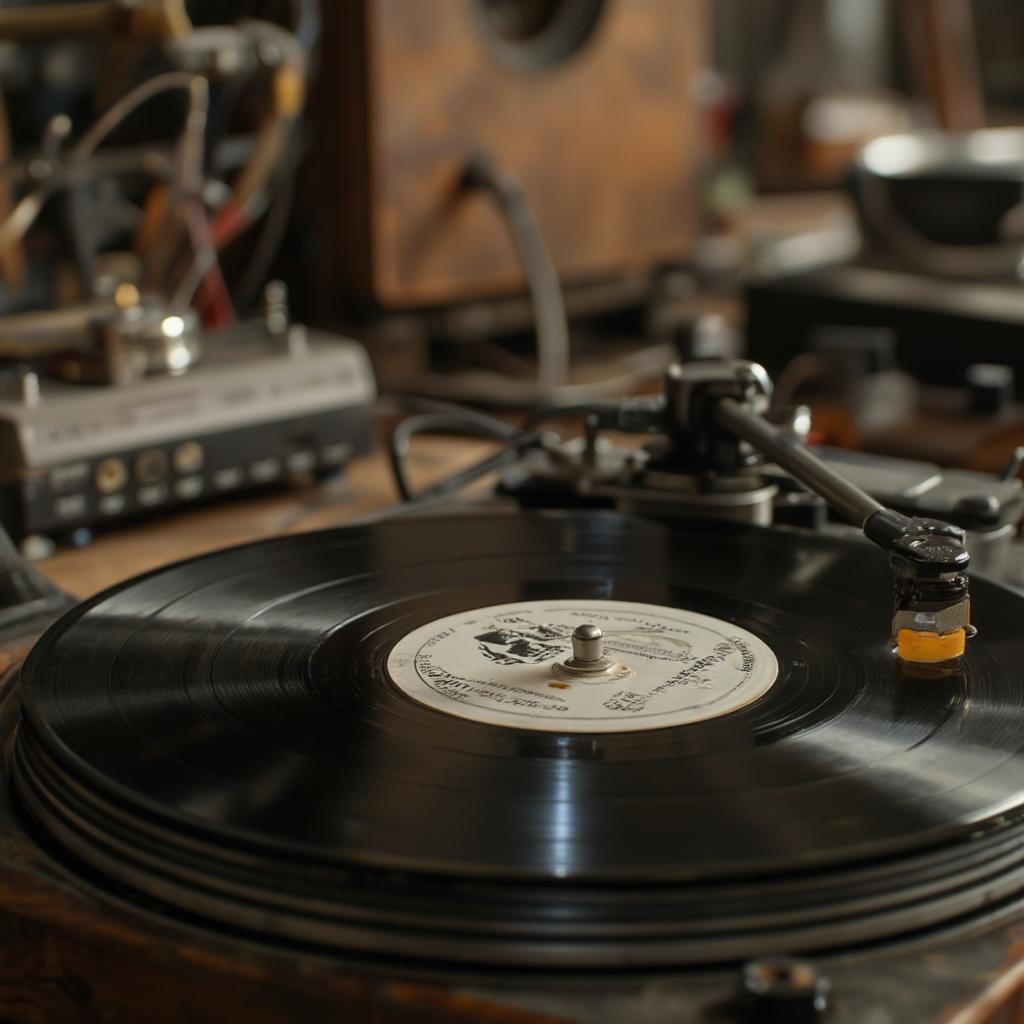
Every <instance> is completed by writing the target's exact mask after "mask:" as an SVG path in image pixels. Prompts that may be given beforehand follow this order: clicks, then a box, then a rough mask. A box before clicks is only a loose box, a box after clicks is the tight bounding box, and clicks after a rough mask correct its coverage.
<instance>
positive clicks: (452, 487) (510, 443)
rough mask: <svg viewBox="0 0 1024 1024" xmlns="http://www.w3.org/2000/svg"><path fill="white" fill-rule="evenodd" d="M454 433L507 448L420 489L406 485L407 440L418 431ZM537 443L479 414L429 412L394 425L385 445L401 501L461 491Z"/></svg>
mask: <svg viewBox="0 0 1024 1024" xmlns="http://www.w3.org/2000/svg"><path fill="white" fill-rule="evenodd" d="M427 433H431V434H438V433H443V434H457V435H459V436H464V437H482V438H486V439H488V440H493V441H500V442H501V443H502V444H505V445H506V446H507V447H506V449H505V450H504V451H502V452H499V453H498V454H497V455H488V456H487V457H486V458H484V459H482V460H480V461H479V462H477V463H474V464H473V465H471V466H469V467H468V468H466V469H463V470H459V471H458V472H456V473H453V474H451V476H448V477H445V478H444V479H442V480H441V481H440V482H438V483H436V484H433V485H431V486H430V487H428V488H425V489H424V490H422V491H419V492H413V490H412V488H411V487H410V486H409V480H408V476H407V474H406V472H405V460H406V457H407V456H408V454H409V443H410V441H411V440H412V438H413V437H414V436H415V435H417V434H427ZM536 443H537V436H536V435H532V434H529V433H527V432H525V431H522V430H520V429H519V428H518V427H514V426H511V425H510V424H508V423H504V422H502V421H501V420H495V419H492V418H491V417H489V416H484V415H482V414H480V413H474V412H467V411H460V412H458V413H453V412H428V413H421V414H419V415H416V416H410V417H408V418H406V419H404V420H401V421H400V422H399V423H397V424H396V425H395V429H394V430H393V431H392V432H391V437H390V439H389V444H388V455H389V457H390V460H391V471H392V474H393V475H394V478H395V486H396V487H397V488H398V493H399V494H400V495H401V498H402V500H403V501H420V500H423V499H428V498H431V497H437V496H439V495H442V494H450V493H452V492H453V491H457V490H461V489H462V488H463V487H465V486H467V485H468V484H470V483H472V482H473V481H474V480H476V479H478V478H479V477H481V476H485V475H486V474H487V473H489V472H492V471H493V470H495V469H498V468H500V467H501V466H503V465H506V464H507V463H509V462H512V461H514V460H515V459H518V458H519V456H520V455H521V453H522V451H523V450H524V449H525V448H527V447H529V446H531V445H533V444H536Z"/></svg>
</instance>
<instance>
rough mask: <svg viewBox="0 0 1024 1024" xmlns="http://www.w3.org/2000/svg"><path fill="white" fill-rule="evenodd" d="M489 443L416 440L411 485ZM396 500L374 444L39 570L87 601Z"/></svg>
mask: <svg viewBox="0 0 1024 1024" xmlns="http://www.w3.org/2000/svg"><path fill="white" fill-rule="evenodd" d="M491 447H492V446H491V445H489V444H488V443H486V442H480V441H474V440H470V439H464V438H444V437H425V438H422V439H420V440H417V441H416V447H415V458H414V459H413V460H411V462H410V471H411V476H412V480H413V483H414V484H415V485H416V486H420V485H421V484H422V483H425V482H427V481H429V480H430V479H436V478H438V477H440V476H442V475H445V474H447V473H449V472H451V471H452V470H454V469H456V468H459V467H461V466H465V465H468V464H469V463H471V462H474V461H476V459H478V458H480V457H481V456H482V455H483V454H485V453H486V452H487V451H489V450H490V449H491ZM397 500H398V495H397V492H396V491H395V486H394V482H393V480H392V476H391V470H390V467H389V465H388V460H387V456H386V454H385V452H384V451H383V449H382V448H380V447H378V450H377V451H376V452H374V453H373V454H371V455H367V456H363V457H360V458H357V459H353V460H352V462H351V463H350V464H349V466H348V467H347V468H346V470H345V472H344V473H343V474H341V475H340V476H339V477H338V478H336V479H331V480H327V481H325V482H323V483H320V484H316V485H312V484H311V485H309V486H305V487H303V486H295V487H293V488H289V489H288V490H278V491H274V492H270V493H266V492H265V493H262V494H255V495H250V496H248V497H244V498H240V499H238V500H233V501H221V502H217V503H216V504H210V505H203V506H200V507H196V508H192V509H188V510H187V511H182V512H178V513H171V514H168V515H165V516H160V517H158V518H153V519H148V520H142V521H139V522H137V523H132V524H130V525H127V526H123V527H120V528H118V529H116V530H111V531H109V532H105V533H100V534H97V535H96V537H95V538H94V539H93V541H92V543H91V544H89V545H87V546H85V547H82V548H61V549H58V551H57V552H56V553H55V554H54V555H53V556H52V557H50V558H46V559H44V560H42V561H40V562H37V563H36V568H37V569H39V570H40V571H41V572H42V573H43V574H44V575H45V576H47V577H49V578H50V579H51V580H53V582H54V583H56V584H57V585H58V586H60V587H62V588H63V589H64V590H66V591H68V592H69V593H71V594H73V595H75V596H76V597H81V598H85V597H89V596H90V595H92V594H95V593H96V592H97V591H99V590H102V589H103V588H105V587H109V586H112V585H113V584H115V583H119V582H121V581H122V580H125V579H128V578H129V577H130V576H136V575H138V574H139V573H142V572H147V571H149V570H150V569H156V568H158V567H159V566H162V565H167V564H168V563H170V562H176V561H178V560H180V559H182V558H189V557H191V556H193V555H200V554H204V553H205V552H208V551H215V550H217V549H218V548H225V547H230V546H231V545H233V544H244V543H246V542H248V541H254V540H262V539H264V538H268V537H273V536H276V535H277V534H281V533H297V532H301V531H303V530H319V529H324V528H327V527H331V526H340V525H343V524H345V523H351V522H353V521H356V520H359V519H362V518H364V517H367V516H370V515H372V514H373V513H374V512H378V511H380V510H383V509H387V508H388V507H390V506H392V505H393V504H394V503H395V502H396V501H397Z"/></svg>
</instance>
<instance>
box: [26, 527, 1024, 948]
mask: <svg viewBox="0 0 1024 1024" xmlns="http://www.w3.org/2000/svg"><path fill="white" fill-rule="evenodd" d="M972 587H973V595H974V601H975V607H976V613H975V617H976V619H977V620H978V622H979V623H980V624H981V630H982V632H981V635H980V636H979V637H978V638H977V639H976V640H974V641H972V643H971V645H969V649H968V654H967V655H966V656H965V658H964V659H962V661H963V663H962V665H960V666H959V668H958V670H956V671H953V672H950V673H948V674H946V675H944V676H941V677H934V678H914V677H912V676H910V675H907V674H906V673H905V670H903V669H902V668H901V666H900V663H899V662H898V660H897V659H895V658H894V656H893V655H892V652H891V650H890V647H889V645H888V643H887V641H886V631H887V626H888V614H889V606H888V600H889V589H890V578H889V573H888V569H887V566H886V564H885V559H884V557H882V556H880V555H879V553H878V552H876V551H875V550H873V549H872V548H870V547H868V546H866V545H865V544H859V543H855V542H847V541H845V540H838V539H834V538H828V537H822V536H817V535H803V534H799V533H796V532H793V531H789V532H787V531H783V530H777V531H776V530H766V529H756V528H750V529H742V528H737V527H735V526H731V525H729V526H722V525H718V526H715V525H695V524H693V523H689V524H685V523H676V524H670V525H659V524H654V523H651V522H641V521H631V520H628V519H623V518H619V517H616V516H614V515H610V514H609V515H598V514H593V513H588V514H586V515H573V514H549V515H537V516H516V517H510V518H508V519H503V518H500V517H498V518H496V517H482V518H473V517H465V516H463V517H452V518H446V519H423V520H416V521H402V520H395V521H391V522H382V523H378V524H376V525H373V526H369V527H361V528H349V529H343V530H336V531H331V532H325V533H319V534H306V535H299V536H291V537H285V538H281V539H278V540H274V541H270V542H266V543H262V544H257V545H251V546H247V547H243V548H238V549H233V550H229V551H225V552H221V553H218V554H216V555H212V556H207V557H204V558H200V559H196V560H193V561H190V562H185V563H182V564H180V565H177V566H173V567H171V568H169V569H166V570H162V571H159V572H156V573H153V574H151V575H149V576H146V577H142V578H140V579H138V580H135V581H132V582H129V583H127V584H125V585H123V586H121V587H118V588H116V589H114V590H112V591H110V592H107V593H106V594H102V595H100V596H99V597H97V598H95V599H94V600H92V601H91V602H89V603H88V604H86V605H84V606H82V607H81V608H80V609H78V610H76V611H74V612H72V613H71V614H70V615H68V616H67V617H65V618H64V619H63V620H61V621H60V622H59V623H58V624H57V625H56V626H54V627H53V628H52V629H51V630H50V631H49V633H47V634H46V636H45V637H44V638H43V639H42V641H41V642H40V643H39V644H38V645H37V647H36V649H35V651H34V652H33V654H32V655H31V657H30V659H29V661H28V663H27V665H26V667H25V672H24V686H23V700H24V719H23V724H22V726H21V731H20V735H19V738H18V744H17V748H16V782H17V787H18V792H19V795H20V798H21V800H22V801H23V803H24V804H25V806H26V808H27V809H28V811H29V813H30V814H31V815H32V816H33V817H34V818H35V819H36V820H37V822H38V823H39V825H40V826H41V827H42V828H43V829H45V830H46V831H47V832H48V833H49V834H50V835H51V836H52V837H53V838H55V839H56V840H57V841H58V842H59V844H60V845H61V846H62V848H64V849H65V850H66V851H67V853H68V855H69V856H72V857H74V858H77V859H79V860H82V861H85V862H86V863H87V864H89V865H90V866H91V867H92V868H93V869H95V870H97V871H99V872H100V873H101V875H102V876H105V877H107V878H109V879H112V880H113V881H115V882H117V883H118V884H120V885H127V886H128V887H129V888H130V889H132V890H136V891H141V892H144V893H146V894H147V895H148V896H150V897H151V898H156V899H158V900H160V901H162V902H163V903H165V904H166V905H167V906H168V907H169V908H171V909H176V910H185V911H187V912H189V913H192V914H199V915H201V916H203V917H204V918H206V919H208V920H211V921H213V922H215V923H220V924H230V925H231V926H233V927H242V928H246V929H249V930H251V931H252V932H254V933H259V934H266V933H270V934H273V935H276V936H285V937H287V938H289V939H290V940H294V941H300V942H308V943H314V944H318V945H323V944H329V945H332V946H338V947H340V948H344V949H346V950H349V951H351V952H354V953H362V954H368V955H374V956H381V955H385V956H387V955H396V954H397V955H405V956H415V957H419V958H423V957H429V958H436V959H443V960H445V961H458V962H467V961H469V962H483V963H492V964H512V965H517V966H522V965H530V966H537V965H543V966H545V967H551V966H564V965H573V966H592V965H596V964H606V963H623V962H629V963H633V964H642V963H682V962H697V961H708V960H724V959H730V958H738V957H743V956H747V955H750V954H751V951H756V952H758V953H762V954H763V953H764V952H766V951H768V952H770V951H771V950H772V949H773V948H778V949H786V950H790V951H791V950H792V949H793V948H799V947H800V946H803V948H815V949H820V948H826V947H841V946H846V945H849V944H852V943H855V942H861V941H865V940H868V939H878V938H880V937H886V936H890V935H895V934H905V933H907V932H912V931H914V930H916V929H921V928H924V927H928V926H932V925H934V924H937V923H944V922H949V921H952V920H955V919H957V918H959V917H960V916H962V915H964V914H966V913H969V912H970V911H971V910H973V909H976V908H978V907H980V906H981V905H983V903H985V902H986V901H987V905H989V906H991V905H992V901H993V899H995V900H996V902H998V900H999V899H1000V898H1002V899H1006V900H1009V899H1011V898H1012V897H1014V896H1015V895H1016V894H1017V893H1018V892H1019V891H1021V890H1024V846H1022V843H1021V836H1022V834H1024V818H1022V817H1021V814H1020V812H1021V805H1022V803H1024V734H1022V732H1021V730H1020V728H1019V723H1020V721H1021V719H1022V716H1024V685H1022V683H1024V680H1022V679H1021V671H1022V669H1021V666H1022V665H1024V642H1022V641H1021V640H1020V639H1019V638H1018V636H1019V622H1020V621H1021V613H1022V611H1024V598H1021V597H1018V596H1017V595H1015V594H1012V593H1011V592H1009V591H1007V590H1004V589H1002V588H1000V587H998V586H996V585H994V584H987V583H985V582H984V581H981V580H978V581H975V582H974V583H973V584H972ZM584 621H586V622H588V623H591V624H596V625H598V626H600V627H601V628H602V629H603V631H604V633H605V637H606V644H607V652H606V653H607V654H608V656H609V660H610V663H611V665H612V667H611V668H610V669H609V670H608V675H607V678H596V679H595V678H576V677H573V676H571V675H568V676H567V675H565V674H564V673H561V674H559V673H558V672H556V671H555V670H554V669H555V666H556V665H559V664H561V663H562V662H564V661H565V660H566V659H567V657H568V656H569V655H570V654H571V643H570V637H571V634H572V631H573V627H574V624H577V623H582V622H584ZM616 673H618V674H616ZM645 716H646V721H644V720H643V719H644V718H645ZM559 721H564V722H565V723H566V724H565V726H564V727H562V726H560V725H559V724H558V723H559ZM624 958H625V959H624Z"/></svg>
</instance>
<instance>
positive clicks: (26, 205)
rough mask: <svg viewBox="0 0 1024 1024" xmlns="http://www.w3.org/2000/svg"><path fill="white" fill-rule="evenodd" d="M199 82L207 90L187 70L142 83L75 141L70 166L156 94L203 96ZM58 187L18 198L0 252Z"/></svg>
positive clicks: (0, 230) (0, 231)
mask: <svg viewBox="0 0 1024 1024" xmlns="http://www.w3.org/2000/svg"><path fill="white" fill-rule="evenodd" d="M197 81H198V82H201V83H202V90H205V89H206V80H205V79H203V78H201V77H200V76H198V75H193V74H190V73H189V72H186V71H169V72H167V73H166V74H162V75H157V76H156V77H154V78H149V79H147V80H146V81H145V82H142V83H140V84H139V85H137V86H136V87H135V88H134V89H132V90H131V91H130V92H128V93H126V94H125V95H124V96H122V97H121V98H120V99H119V100H117V102H115V103H114V104H113V105H112V106H110V107H108V108H107V110H106V111H104V113H103V114H102V115H101V116H100V117H99V118H98V119H97V120H96V121H95V122H94V123H93V125H92V126H91V127H90V128H89V129H88V130H87V131H86V132H85V134H84V135H82V137H81V138H80V139H79V140H78V141H77V142H75V144H74V145H73V146H72V147H71V149H70V151H69V155H68V163H69V165H70V164H75V163H80V162H82V161H84V160H86V159H88V158H89V157H90V156H91V155H92V154H93V152H94V151H95V150H96V149H97V147H98V146H99V145H100V144H101V143H102V142H103V140H104V139H106V138H107V136H109V135H110V134H111V132H113V131H114V130H115V129H117V128H118V127H119V126H120V125H121V124H122V123H123V122H124V121H125V119H126V118H128V117H129V116H130V115H131V114H133V113H134V112H135V111H136V110H137V109H138V108H139V107H140V106H142V104H143V103H146V102H147V101H148V100H150V99H153V98H154V97H155V96H158V95H160V94H161V93H164V92H171V91H176V90H185V91H187V92H188V93H189V95H190V98H191V100H192V101H193V102H194V101H195V99H196V97H197V96H198V95H200V90H197V89H196V88H194V83H195V82H197ZM190 113H191V109H190ZM58 187H59V182H58V181H55V180H51V181H46V182H44V183H42V184H41V185H38V186H36V188H34V189H33V190H32V191H31V192H29V193H28V194H27V195H26V196H23V197H22V199H20V200H19V201H18V203H17V205H16V206H15V208H14V210H13V211H12V212H11V214H10V215H9V216H8V217H7V219H6V220H5V221H4V222H3V223H2V224H0V252H3V251H5V250H6V249H8V248H10V247H11V246H12V245H16V244H17V243H18V242H19V241H21V239H22V238H23V237H24V236H25V233H26V232H27V231H28V229H29V228H30V227H31V226H32V225H33V223H35V220H36V218H37V217H38V216H39V214H40V213H41V212H42V209H43V207H44V206H45V205H46V203H47V201H48V200H49V198H50V197H51V196H52V195H53V193H54V192H56V191H57V188H58Z"/></svg>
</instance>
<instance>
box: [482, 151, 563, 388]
mask: <svg viewBox="0 0 1024 1024" xmlns="http://www.w3.org/2000/svg"><path fill="white" fill-rule="evenodd" d="M463 182H464V185H465V187H466V188H470V189H482V190H485V191H486V192H488V193H489V194H490V195H491V197H492V198H493V199H494V201H495V204H496V206H497V207H498V210H499V212H500V213H501V214H502V216H503V218H504V220H505V224H506V226H507V227H508V231H509V234H510V235H511V236H512V241H513V243H514V244H515V247H516V251H517V252H518V254H519V259H520V262H521V263H522V267H523V273H524V275H525V276H526V284H527V289H528V291H529V294H530V302H531V304H532V306H533V317H534V322H535V324H536V336H537V384H538V387H539V390H540V393H541V395H544V394H550V393H552V392H553V391H554V390H555V389H556V388H558V387H560V386H561V385H563V384H564V383H565V382H566V380H567V379H568V376H569V321H568V317H567V316H566V312H565V302H564V300H563V298H562V286H561V283H560V282H559V280H558V270H557V269H556V267H555V263H554V260H553V259H552V258H551V253H550V252H549V250H548V246H547V242H546V241H545V239H544V233H543V232H542V231H541V228H540V224H539V223H538V222H537V218H536V216H535V214H534V212H533V207H532V206H531V205H530V200H529V197H528V196H527V194H526V190H525V189H524V188H523V186H522V184H521V183H520V182H519V181H517V180H516V179H515V178H512V177H510V176H509V175H507V174H503V173H501V171H500V170H499V169H498V168H497V167H496V166H495V164H494V163H493V161H492V160H491V159H490V158H489V157H488V156H486V155H485V154H478V155H477V156H475V157H474V158H473V159H472V160H470V161H469V163H468V164H467V165H466V170H465V174H464V177H463Z"/></svg>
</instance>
